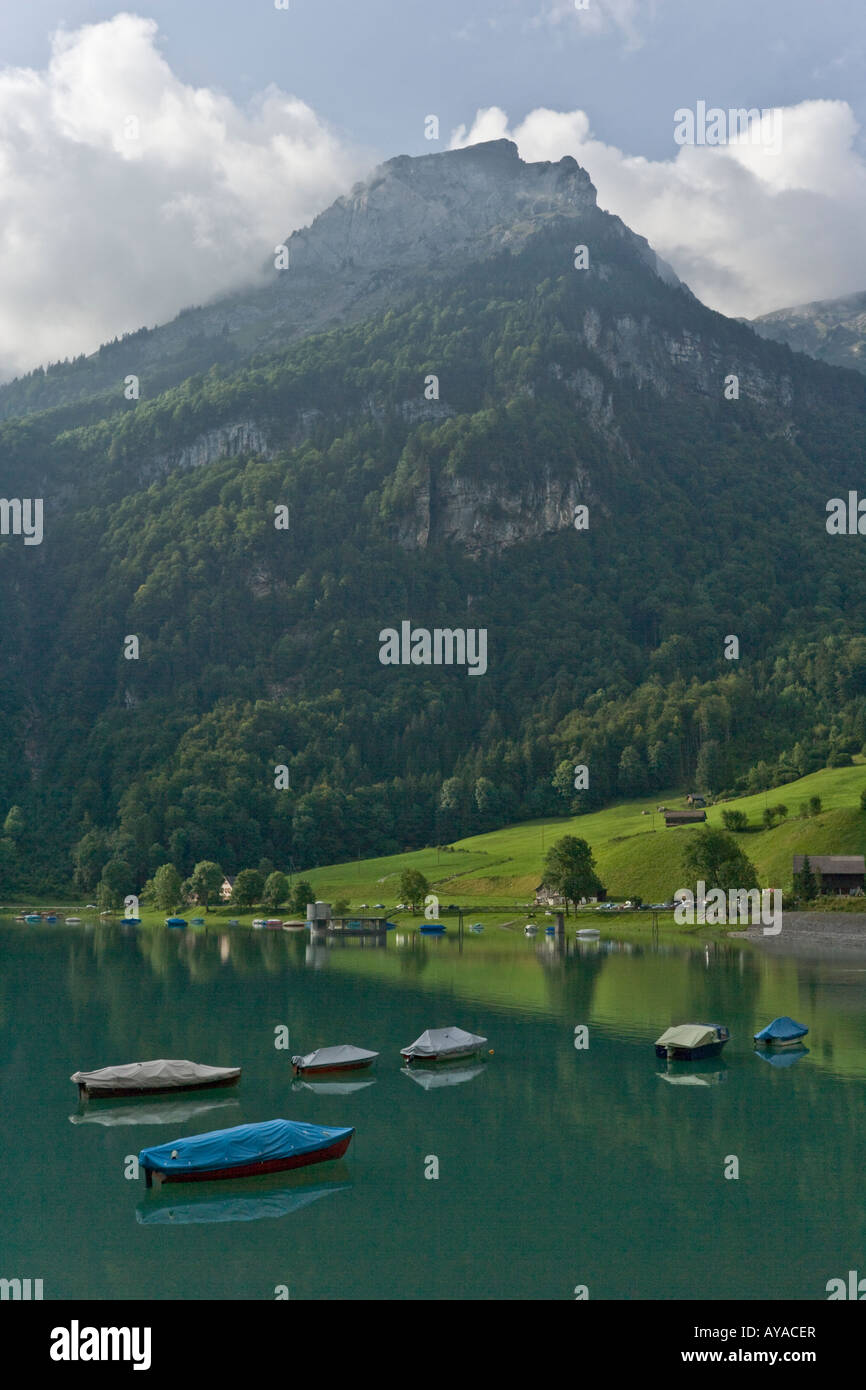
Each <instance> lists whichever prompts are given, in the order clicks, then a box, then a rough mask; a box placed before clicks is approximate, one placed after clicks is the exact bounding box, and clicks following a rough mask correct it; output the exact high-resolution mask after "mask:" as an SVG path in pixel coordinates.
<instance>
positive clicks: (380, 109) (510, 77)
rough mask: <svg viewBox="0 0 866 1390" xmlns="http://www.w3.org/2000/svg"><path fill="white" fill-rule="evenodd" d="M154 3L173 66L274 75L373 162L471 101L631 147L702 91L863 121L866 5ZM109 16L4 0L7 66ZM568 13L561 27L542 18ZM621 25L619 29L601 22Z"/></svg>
mask: <svg viewBox="0 0 866 1390" xmlns="http://www.w3.org/2000/svg"><path fill="white" fill-rule="evenodd" d="M290 6H291V8H290V9H289V11H288V12H286V11H276V10H275V9H274V6H273V4H272V3H268V0H150V3H147V4H143V5H140V6H130V7H129V8H130V9H131V10H132V11H133V12H134V13H137V14H142V15H145V16H148V17H151V18H153V19H156V20H157V21H158V23H159V29H160V35H161V40H160V46H161V48H162V51H163V53H164V54H165V56H166V58H167V59H168V61H169V63H170V65H171V67H172V69H173V71H174V72H175V73H176V74H177V75H178V77H180V78H181V79H182V80H183V81H184V82H187V83H190V84H192V85H194V86H208V87H213V88H217V89H221V90H223V91H225V92H227V93H228V94H230V95H231V96H232V97H233V98H234V99H235V100H236V101H239V102H245V101H247V100H248V99H249V98H250V97H251V96H252V95H253V94H254V93H256V92H258V91H260V90H261V89H262V88H264V87H266V86H267V85H268V84H269V83H272V82H275V83H277V84H278V85H279V86H280V87H281V88H283V89H284V90H286V91H290V92H292V93H293V94H295V95H297V96H299V97H302V98H303V99H304V100H305V101H307V102H308V103H309V104H310V105H311V106H312V107H314V109H315V110H316V111H317V112H318V114H319V115H320V116H321V117H322V118H323V119H325V120H327V121H329V122H332V123H333V124H334V125H335V126H336V127H337V128H338V129H339V130H340V131H341V133H342V134H344V135H345V136H346V138H348V139H352V140H355V141H357V142H358V143H359V144H361V145H363V146H366V147H368V148H371V149H374V150H375V151H377V153H378V154H379V155H380V156H381V157H383V158H385V157H388V156H389V155H391V154H399V153H408V154H415V153H426V152H428V151H429V148H430V147H429V145H425V142H424V139H423V134H422V127H421V117H422V116H423V115H425V114H427V113H428V112H431V111H432V112H436V113H437V114H438V115H439V117H440V120H441V122H442V125H443V128H444V127H447V128H448V129H451V128H453V127H456V126H458V125H459V124H461V123H463V122H466V123H468V122H470V121H471V120H472V117H473V115H474V112H475V110H476V108H478V107H485V106H491V105H497V106H502V107H504V108H505V109H506V110H507V111H508V112H509V114H510V115H511V116H512V117H513V118H514V119H517V118H520V117H522V116H523V115H525V114H526V112H528V111H530V110H532V109H533V108H534V107H537V106H549V107H553V108H555V109H562V110H570V109H572V108H573V107H575V106H579V107H581V108H582V109H583V110H585V111H586V112H587V113H588V114H589V116H590V119H591V121H592V125H593V130H594V132H595V133H596V135H598V136H599V138H601V139H603V140H605V141H606V142H608V143H612V144H615V145H617V146H619V147H620V148H622V149H624V150H626V151H627V152H628V153H629V154H633V155H641V154H642V155H646V156H649V157H651V158H660V157H664V156H665V155H667V154H669V153H670V147H671V129H672V112H673V110H674V109H676V108H677V107H680V106H689V105H692V104H693V103H694V102H695V101H696V100H697V99H698V98H704V99H705V100H707V101H708V103H710V104H711V105H712V104H715V105H719V106H724V107H729V106H741V105H744V106H760V107H766V106H775V105H782V106H786V105H792V104H795V103H797V102H800V101H802V100H805V99H808V98H815V97H822V98H833V97H837V98H842V99H844V100H846V101H848V102H849V104H850V105H851V106H852V107H853V109H854V111H855V114H856V115H857V116H858V119H859V121H860V123H861V124H863V125H866V120H864V115H866V82H864V77H866V22H864V8H863V3H862V0H821V3H816V0H757V3H756V0H726V2H725V3H721V0H719V3H716V4H698V3H696V0H656V3H648V0H646V2H645V0H633V2H632V3H629V0H621V2H620V3H617V4H614V6H613V9H612V11H611V10H609V9H606V8H605V6H604V4H603V3H602V0H590V9H592V7H593V6H595V9H596V10H597V12H598V14H599V16H601V15H603V14H606V15H608V16H610V17H609V18H607V19H606V20H605V21H604V23H603V27H602V29H601V32H598V33H594V32H587V29H586V25H585V18H584V16H581V15H578V14H573V15H569V14H568V13H567V12H568V10H569V6H568V4H567V0H563V2H562V3H560V4H559V5H558V6H557V5H556V4H555V3H554V0H550V3H548V2H547V0H529V3H527V2H526V0H499V2H498V3H490V2H489V0H472V3H468V4H467V3H466V2H465V0H436V3H435V4H432V3H429V2H428V0H290ZM120 8H121V7H119V6H118V5H115V4H111V3H93V2H92V0H41V3H35V4H25V5H15V6H11V5H10V6H6V7H3V11H2V12H0V57H2V61H3V63H4V64H16V65H27V66H33V67H36V68H40V67H42V66H44V64H45V61H46V59H47V57H48V51H49V34H50V33H51V31H53V30H54V29H55V28H57V27H60V26H66V27H67V28H70V29H73V28H76V27H78V26H80V25H82V24H90V23H94V22H97V21H99V20H105V19H109V18H111V17H112V16H113V15H114V14H116V13H117V12H118V10H119V9H120ZM557 8H558V9H559V11H560V12H562V11H565V12H566V13H565V15H564V17H563V18H560V19H555V18H551V16H552V15H554V14H555V13H556V10H557ZM616 15H619V16H621V17H622V18H620V19H619V20H617V19H616V18H615V17H614V16H616Z"/></svg>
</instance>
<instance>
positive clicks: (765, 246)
mask: <svg viewBox="0 0 866 1390" xmlns="http://www.w3.org/2000/svg"><path fill="white" fill-rule="evenodd" d="M777 115H778V113H777ZM781 118H782V126H781V139H780V141H779V148H778V150H777V152H776V153H770V152H768V151H767V150H765V149H764V148H762V147H761V146H760V145H757V144H752V143H750V141H749V139H748V137H745V138H741V139H740V140H738V141H736V142H734V143H730V144H728V145H722V146H709V145H702V146H699V145H684V146H676V145H674V143H673V129H674V121H673V112H672V113H671V148H672V154H671V158H670V159H667V160H650V159H644V158H642V157H637V156H629V155H626V154H624V153H623V151H622V150H619V149H617V148H616V147H615V146H614V145H607V144H605V143H604V142H603V141H601V140H597V139H595V137H594V136H593V134H592V131H591V128H590V122H589V117H588V116H587V114H586V113H585V112H584V111H580V110H575V111H550V110H546V109H544V108H539V109H537V110H535V111H531V112H530V113H529V115H528V116H527V117H526V118H525V120H523V121H521V122H520V124H518V125H516V126H514V127H513V128H511V127H509V122H508V117H507V115H506V114H505V112H504V111H502V110H501V109H500V108H498V107H488V108H486V109H485V110H482V111H479V112H478V113H477V115H476V117H475V120H474V122H473V124H472V127H471V129H469V130H467V129H466V127H465V126H461V127H460V128H459V129H458V130H456V131H455V132H454V134H453V136H452V140H451V144H452V147H457V146H460V145H466V144H475V143H477V142H478V141H479V140H493V139H500V138H502V137H503V136H507V137H508V138H510V139H513V140H514V141H515V142H516V143H517V146H518V148H519V150H520V153H521V155H522V157H523V158H524V159H527V160H543V159H552V160H556V159H561V158H562V156H563V155H566V154H570V155H573V156H574V158H575V159H576V160H577V162H578V163H579V164H581V165H582V166H583V167H584V168H585V169H586V170H587V171H588V173H589V175H590V177H591V178H592V181H593V183H594V184H595V186H596V188H597V189H598V201H599V206H600V207H602V208H606V209H607V210H608V211H610V212H614V213H617V214H618V215H619V216H620V217H621V218H622V219H623V221H624V222H626V223H627V224H628V226H630V227H631V228H633V230H634V231H636V232H639V233H640V234H641V235H642V236H645V237H647V238H648V240H649V241H650V243H651V244H652V246H653V247H654V248H655V250H656V251H657V252H658V253H659V255H661V256H662V257H664V259H665V260H667V261H669V262H670V263H671V265H672V266H673V267H674V269H675V270H676V271H677V274H678V275H679V276H680V277H681V278H682V279H683V280H685V281H686V283H687V284H688V285H689V286H690V288H691V289H692V290H694V292H695V294H696V295H698V297H699V298H700V299H702V300H703V301H704V302H705V303H706V304H710V305H711V306H712V307H713V308H715V309H720V310H721V311H722V312H723V313H726V314H742V315H746V316H748V317H750V318H751V317H753V316H755V315H757V314H762V313H767V312H768V311H769V310H771V309H777V308H782V307H784V306H786V305H790V304H801V303H804V302H806V301H808V300H812V299H830V298H833V297H834V296H836V295H843V294H851V293H854V292H855V291H857V290H863V289H866V239H864V237H863V226H864V224H866V163H864V160H863V158H862V157H861V156H860V154H858V153H857V151H856V149H855V138H856V135H857V130H858V127H857V122H856V121H855V119H854V115H853V112H852V111H851V108H850V106H849V105H848V103H847V102H844V101H804V102H801V103H800V104H799V105H797V106H792V107H786V108H783V110H782V112H781Z"/></svg>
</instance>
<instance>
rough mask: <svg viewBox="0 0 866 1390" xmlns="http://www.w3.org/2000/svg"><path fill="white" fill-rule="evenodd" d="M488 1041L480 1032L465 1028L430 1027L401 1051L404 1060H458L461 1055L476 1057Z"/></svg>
mask: <svg viewBox="0 0 866 1390" xmlns="http://www.w3.org/2000/svg"><path fill="white" fill-rule="evenodd" d="M486 1042H487V1039H486V1038H482V1037H480V1036H479V1034H478V1033H467V1032H466V1031H465V1029H463V1028H428V1029H427V1031H426V1032H424V1033H422V1034H421V1036H420V1038H416V1039H415V1041H414V1042H413V1043H410V1044H409V1046H408V1047H404V1048H402V1049H401V1051H400V1056H401V1057H402V1058H403V1061H404V1062H414V1061H419V1062H456V1061H457V1060H458V1059H459V1058H461V1057H474V1056H475V1054H476V1053H477V1052H480V1051H481V1048H482V1047H483V1046H484V1044H485V1043H486Z"/></svg>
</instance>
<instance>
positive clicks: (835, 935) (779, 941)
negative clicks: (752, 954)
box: [728, 912, 866, 957]
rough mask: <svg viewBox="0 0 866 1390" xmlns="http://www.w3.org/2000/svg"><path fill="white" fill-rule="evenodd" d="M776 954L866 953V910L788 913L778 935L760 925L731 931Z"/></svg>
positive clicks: (785, 914) (732, 934)
mask: <svg viewBox="0 0 866 1390" xmlns="http://www.w3.org/2000/svg"><path fill="white" fill-rule="evenodd" d="M728 936H729V937H743V938H744V939H745V940H746V941H755V942H757V943H758V944H759V945H760V946H761V947H762V948H763V949H764V950H765V951H767V952H768V953H769V954H770V955H774V956H826V955H833V956H837V957H838V956H866V912H785V913H783V915H782V930H781V932H780V933H779V935H778V936H764V934H763V931H762V930H761V928H760V927H755V928H750V929H749V931H743V932H741V931H733V932H728Z"/></svg>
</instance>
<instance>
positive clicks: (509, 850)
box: [303, 762, 866, 909]
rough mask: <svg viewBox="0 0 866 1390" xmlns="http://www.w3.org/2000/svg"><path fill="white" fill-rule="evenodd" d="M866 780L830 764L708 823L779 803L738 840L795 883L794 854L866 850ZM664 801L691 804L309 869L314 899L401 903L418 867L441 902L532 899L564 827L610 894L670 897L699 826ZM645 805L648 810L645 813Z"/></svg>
mask: <svg viewBox="0 0 866 1390" xmlns="http://www.w3.org/2000/svg"><path fill="white" fill-rule="evenodd" d="M864 788H866V765H864V764H863V763H862V762H861V763H858V764H856V765H855V766H853V767H841V768H824V769H823V770H822V771H820V772H813V773H811V774H810V775H809V776H808V777H801V778H800V779H799V780H798V781H796V782H788V783H786V784H785V785H784V786H781V787H776V788H773V789H771V790H769V791H766V792H759V793H757V794H755V795H752V796H743V797H738V798H736V799H734V800H731V801H726V802H724V803H720V804H719V805H716V806H709V807H707V821H708V823H709V824H710V825H716V826H719V827H720V828H722V811H724V810H737V811H744V812H745V813H746V815H747V816H748V817H749V820H750V822H752V823H754V824H756V825H760V823H761V817H762V815H763V812H764V808H765V806H775V805H778V804H779V803H782V804H784V805H785V806H787V808H788V818H787V820H785V821H782V822H781V823H780V824H778V825H776V826H775V827H774V828H773V829H772V830H763V829H761V830H757V831H750V832H748V833H746V834H742V835H738V836H737V842H738V843H739V844H740V845H741V846H742V848H743V850H744V851H745V853H746V854H747V855H748V857H749V858H750V859H751V860H752V863H753V864H754V865H755V868H756V869H757V871H758V879H759V882H760V883H761V886H762V887H765V888H782V889H787V888H789V887H790V885H791V858H792V856H793V855H794V854H812V855H814V854H861V853H863V851H864V849H866V812H864V811H862V810H861V809H860V793H861V791H862V790H863V789H864ZM812 796H818V797H820V798H821V807H822V809H821V812H820V814H819V815H817V816H813V817H809V818H807V819H799V818H798V814H797V813H798V811H799V808H800V804H801V803H802V802H807V801H808V800H809V798H810V797H812ZM657 806H667V807H668V809H669V810H682V809H685V802H684V799H683V796H682V793H668V794H667V795H666V796H660V795H658V794H655V795H654V796H652V797H644V798H642V799H640V800H638V801H622V802H617V803H615V804H614V805H612V806H608V807H606V808H605V809H604V810H603V811H596V812H593V813H592V814H590V815H584V816H566V817H562V818H557V819H553V820H543V821H527V822H524V823H523V824H520V825H512V826H509V827H508V828H507V829H504V830H495V831H492V832H490V833H489V834H486V835H474V836H472V837H471V838H469V839H466V840H457V841H455V842H454V844H453V845H452V846H450V847H449V848H448V849H439V850H437V849H423V850H415V851H412V852H410V853H406V854H394V855H389V856H387V857H386V858H382V859H367V860H361V861H358V862H349V863H345V864H332V865H328V866H326V867H324V868H319V869H311V870H309V871H304V872H303V877H304V878H305V879H307V880H308V881H309V882H310V883H311V884H312V886H313V888H314V890H315V893H316V897H317V898H321V899H324V900H325V901H330V902H333V901H336V899H338V898H346V899H348V901H349V903H350V904H351V906H352V908H353V909H355V908H359V907H360V906H361V904H362V903H367V904H368V906H369V907H370V908H371V909H372V908H373V906H374V905H375V904H376V903H384V904H385V906H386V907H387V908H389V909H390V908H392V907H393V906H394V905H395V904H396V903H398V902H399V901H400V875H401V874H402V872H403V870H404V869H408V868H412V869H419V870H420V871H421V873H422V874H423V875H424V877H425V878H426V879H427V880H428V882H429V884H430V888H431V891H433V892H435V893H436V894H437V895H438V897H439V901H440V904H441V906H443V907H445V906H447V904H448V903H450V902H454V903H459V904H460V905H461V906H464V907H472V906H477V907H478V908H482V907H484V906H488V905H496V906H507V905H509V904H512V903H513V904H514V905H515V906H517V905H518V904H526V903H529V902H531V901H532V899H533V897H534V893H535V888H536V886H537V885H538V884H539V883H540V882H541V879H542V866H543V863H544V855H545V853H546V851H547V850H548V849H549V848H550V846H551V845H552V844H553V843H554V841H555V840H558V839H559V838H560V837H561V836H563V835H579V836H580V837H581V838H582V839H584V840H588V841H589V844H590V845H591V846H592V849H593V853H594V855H595V859H596V864H597V866H598V871H599V874H600V876H601V879H602V882H603V883H604V884H605V886H606V888H607V892H608V896H609V897H611V898H620V899H622V898H628V897H630V896H632V895H635V894H640V896H641V897H642V898H643V900H644V902H661V901H664V900H667V899H669V898H670V897H671V895H672V894H673V893H674V892H675V891H676V889H677V888H681V887H684V886H685V880H684V878H683V871H682V852H683V845H684V843H685V837H686V836H688V835H692V834H694V833H695V829H694V827H691V826H685V827H682V826H681V827H677V828H676V829H666V827H665V823H664V816H662V815H660V814H659V813H658V812H657V811H656V807H657ZM645 813H648V814H645Z"/></svg>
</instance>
